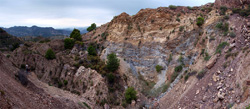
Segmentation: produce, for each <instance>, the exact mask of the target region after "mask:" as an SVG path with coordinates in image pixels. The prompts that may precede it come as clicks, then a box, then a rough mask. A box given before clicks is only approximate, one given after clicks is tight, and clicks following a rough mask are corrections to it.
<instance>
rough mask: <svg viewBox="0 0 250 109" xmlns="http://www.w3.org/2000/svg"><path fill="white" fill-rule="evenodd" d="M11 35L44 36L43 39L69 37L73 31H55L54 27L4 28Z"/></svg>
mask: <svg viewBox="0 0 250 109" xmlns="http://www.w3.org/2000/svg"><path fill="white" fill-rule="evenodd" d="M3 29H4V30H5V31H7V32H8V33H9V34H11V35H14V36H17V37H23V36H42V37H51V36H69V35H70V33H71V31H69V30H64V29H54V28H52V27H38V26H32V27H27V26H14V27H10V28H3Z"/></svg>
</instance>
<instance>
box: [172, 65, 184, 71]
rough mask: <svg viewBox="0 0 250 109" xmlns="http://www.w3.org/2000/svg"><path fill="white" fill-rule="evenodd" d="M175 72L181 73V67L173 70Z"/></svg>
mask: <svg viewBox="0 0 250 109" xmlns="http://www.w3.org/2000/svg"><path fill="white" fill-rule="evenodd" d="M174 71H175V72H181V71H182V65H179V66H177V67H175V68H174Z"/></svg>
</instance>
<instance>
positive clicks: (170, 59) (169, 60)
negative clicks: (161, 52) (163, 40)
mask: <svg viewBox="0 0 250 109" xmlns="http://www.w3.org/2000/svg"><path fill="white" fill-rule="evenodd" d="M172 59H173V58H172V54H170V55H169V58H168V63H170V62H171V61H172Z"/></svg>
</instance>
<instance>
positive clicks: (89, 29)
mask: <svg viewBox="0 0 250 109" xmlns="http://www.w3.org/2000/svg"><path fill="white" fill-rule="evenodd" d="M94 29H96V24H95V23H92V24H91V26H89V27H88V28H87V31H88V32H90V31H93V30H94Z"/></svg>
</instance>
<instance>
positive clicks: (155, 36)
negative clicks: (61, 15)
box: [83, 0, 250, 109]
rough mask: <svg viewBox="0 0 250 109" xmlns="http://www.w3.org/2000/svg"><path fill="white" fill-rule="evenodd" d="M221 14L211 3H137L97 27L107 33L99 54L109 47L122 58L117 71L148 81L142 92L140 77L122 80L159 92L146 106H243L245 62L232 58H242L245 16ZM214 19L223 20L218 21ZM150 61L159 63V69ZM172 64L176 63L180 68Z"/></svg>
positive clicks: (245, 42) (231, 3)
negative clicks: (136, 8) (200, 19)
mask: <svg viewBox="0 0 250 109" xmlns="http://www.w3.org/2000/svg"><path fill="white" fill-rule="evenodd" d="M247 3H248V1H243V2H242V3H241V4H239V3H236V1H223V0H221V1H219V0H218V1H216V3H215V6H218V7H221V6H228V8H234V7H237V8H238V7H241V6H243V5H246V4H247ZM224 4H225V5H224ZM229 10H230V9H229ZM226 14H227V15H228V16H224V15H220V13H218V11H216V8H215V7H213V5H212V4H207V5H204V6H202V7H193V8H192V9H190V8H189V9H188V8H186V7H177V8H176V9H170V8H164V7H161V8H157V9H143V10H141V11H139V12H138V13H137V14H136V15H133V16H130V15H128V14H126V13H122V14H121V15H118V16H116V17H114V19H113V20H112V21H111V22H109V23H107V24H105V26H101V27H100V28H98V30H102V31H98V30H96V31H95V32H96V33H97V32H99V34H100V33H103V32H107V33H108V36H107V39H106V40H105V41H104V42H100V43H102V44H103V46H104V47H105V49H104V50H103V51H102V55H101V58H102V59H106V57H107V55H108V54H109V53H112V52H114V53H116V54H117V55H118V56H119V57H120V58H121V59H122V60H123V63H125V65H124V66H125V67H126V68H123V69H129V70H125V71H120V72H122V73H124V72H126V73H129V74H132V75H134V76H135V77H136V78H137V79H138V80H140V78H141V77H143V78H144V79H145V81H147V82H150V83H151V82H152V83H154V86H153V87H151V89H150V91H149V92H144V91H146V89H147V87H145V86H144V85H142V84H143V83H140V82H135V84H133V82H130V83H129V84H128V85H129V86H133V87H136V89H137V90H138V91H141V92H143V94H145V95H147V96H150V97H152V96H158V95H159V96H158V97H156V100H155V101H152V102H150V103H148V104H147V105H146V106H147V107H158V108H162V109H164V108H166V107H168V108H226V107H228V106H235V107H242V108H243V107H245V106H247V105H248V103H247V102H249V98H248V96H249V94H248V92H249V90H246V89H248V88H246V87H247V86H246V81H248V79H247V78H248V76H249V75H248V74H244V75H245V76H244V77H246V78H243V77H242V76H243V75H242V73H240V72H245V71H246V69H248V68H244V69H242V67H240V66H242V65H243V64H242V65H240V64H237V63H241V60H246V58H248V55H247V54H248V52H246V51H248V48H249V45H250V44H249V34H248V32H249V31H248V22H249V21H250V20H249V19H248V18H244V17H241V16H239V15H238V14H231V13H230V11H227V12H226ZM230 14H231V15H230ZM198 17H203V18H204V19H205V22H204V24H203V26H201V27H198V26H197V25H196V19H197V18H198ZM221 22H222V23H221ZM237 22H238V23H237ZM220 24H221V25H222V26H223V25H227V26H225V27H224V26H223V27H219V26H218V25H220ZM223 28H224V29H223ZM242 30H244V31H242ZM91 34H93V33H91ZM87 36H88V37H89V38H90V39H91V40H94V41H97V40H99V38H100V37H98V34H95V35H94V36H97V37H93V36H92V37H91V35H90V33H87V34H85V35H83V37H87ZM243 49H245V50H243ZM243 51H244V52H243ZM243 55H244V56H246V57H244V56H243ZM245 63H248V62H245ZM156 65H160V66H163V69H162V70H161V71H160V72H159V73H157V72H156V68H155V66H156ZM124 66H123V67H124ZM178 66H182V67H181V69H182V70H181V71H178ZM239 68H240V70H236V69H239ZM240 78H241V79H240ZM232 81H233V82H232ZM231 82H232V83H233V84H231ZM230 84H231V86H230ZM237 84H238V85H237ZM168 85H169V88H168V89H167V90H166V89H164V87H166V86H168ZM237 87H238V88H237ZM239 87H245V88H239ZM204 95H205V96H204ZM241 95H244V97H243V96H242V97H240V96H241Z"/></svg>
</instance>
